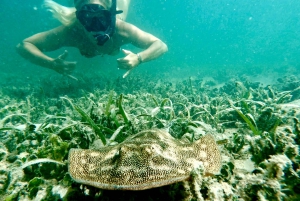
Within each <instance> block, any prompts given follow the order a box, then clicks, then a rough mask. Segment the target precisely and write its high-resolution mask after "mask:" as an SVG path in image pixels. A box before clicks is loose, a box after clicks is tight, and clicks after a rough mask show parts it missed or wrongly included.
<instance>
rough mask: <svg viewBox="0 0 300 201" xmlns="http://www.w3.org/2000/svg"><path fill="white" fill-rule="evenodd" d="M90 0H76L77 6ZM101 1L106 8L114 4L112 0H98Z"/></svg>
mask: <svg viewBox="0 0 300 201" xmlns="http://www.w3.org/2000/svg"><path fill="white" fill-rule="evenodd" d="M88 1H89V0H74V5H75V7H78V6H80V5H82V4H84V3H87V2H88ZM98 1H99V3H101V4H103V6H104V7H105V8H106V9H109V8H110V7H111V5H112V0H98Z"/></svg>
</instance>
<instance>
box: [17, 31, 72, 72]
mask: <svg viewBox="0 0 300 201" xmlns="http://www.w3.org/2000/svg"><path fill="white" fill-rule="evenodd" d="M66 32H67V31H66V27H64V26H60V27H57V28H55V29H52V30H49V31H46V32H42V33H38V34H35V35H33V36H31V37H29V38H26V39H24V40H23V41H22V42H21V43H19V44H18V45H17V47H16V49H17V52H18V53H19V54H20V55H21V56H22V57H24V58H25V59H27V60H29V61H30V62H32V63H34V64H36V65H39V66H42V67H45V68H49V69H52V70H55V71H57V72H58V73H70V72H71V71H72V70H73V69H74V68H75V63H74V62H67V61H64V59H65V57H66V56H67V54H66V53H64V54H62V55H60V56H59V57H57V58H51V57H49V56H47V55H45V54H44V53H43V52H47V51H53V50H57V49H59V48H60V47H62V46H65V45H66V44H65V43H66V41H67V40H66V38H67V36H66Z"/></svg>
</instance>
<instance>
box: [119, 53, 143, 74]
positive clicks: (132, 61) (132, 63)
mask: <svg viewBox="0 0 300 201" xmlns="http://www.w3.org/2000/svg"><path fill="white" fill-rule="evenodd" d="M122 52H123V53H124V54H125V55H126V56H125V57H123V58H119V59H117V62H118V68H119V69H120V68H121V69H125V70H127V72H126V73H125V74H124V75H123V78H125V77H127V75H129V73H130V72H131V70H132V69H134V68H135V67H137V66H138V65H139V64H140V61H139V58H138V56H137V55H136V54H134V53H132V52H131V51H129V50H124V49H122Z"/></svg>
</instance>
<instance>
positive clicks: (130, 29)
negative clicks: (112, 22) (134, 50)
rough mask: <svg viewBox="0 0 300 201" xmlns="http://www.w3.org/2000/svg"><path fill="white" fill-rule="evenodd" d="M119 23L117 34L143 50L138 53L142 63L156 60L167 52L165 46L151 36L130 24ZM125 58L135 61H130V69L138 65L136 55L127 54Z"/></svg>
mask: <svg viewBox="0 0 300 201" xmlns="http://www.w3.org/2000/svg"><path fill="white" fill-rule="evenodd" d="M119 23H120V26H119V30H118V31H119V34H120V35H121V36H123V38H124V39H125V40H126V41H127V42H128V43H132V44H133V45H134V46H136V47H139V48H141V49H144V50H143V51H141V52H139V55H140V58H141V61H142V62H147V61H150V60H153V59H156V58H157V57H159V56H161V55H162V54H164V53H165V52H167V51H168V47H167V45H166V44H165V43H164V42H162V41H161V40H160V39H158V38H156V37H155V36H153V35H152V34H150V33H147V32H144V31H142V30H140V29H139V28H137V27H136V26H134V25H132V24H129V23H126V22H119ZM126 57H129V58H131V59H133V57H134V59H135V61H133V60H132V61H131V62H132V65H131V68H134V67H135V66H137V65H138V64H139V63H140V61H139V58H138V56H137V55H135V56H133V55H129V54H127V56H126ZM126 57H125V58H126ZM127 69H128V68H127Z"/></svg>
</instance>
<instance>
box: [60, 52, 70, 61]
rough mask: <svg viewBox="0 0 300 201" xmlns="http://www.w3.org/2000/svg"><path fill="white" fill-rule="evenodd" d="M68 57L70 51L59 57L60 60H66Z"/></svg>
mask: <svg viewBox="0 0 300 201" xmlns="http://www.w3.org/2000/svg"><path fill="white" fill-rule="evenodd" d="M67 56H68V51H67V50H65V51H64V53H62V54H61V55H59V56H58V58H59V59H62V60H65V59H66V58H67Z"/></svg>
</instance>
